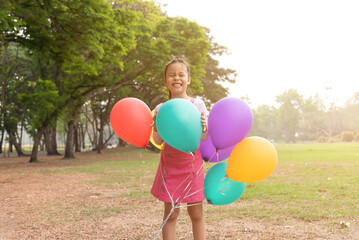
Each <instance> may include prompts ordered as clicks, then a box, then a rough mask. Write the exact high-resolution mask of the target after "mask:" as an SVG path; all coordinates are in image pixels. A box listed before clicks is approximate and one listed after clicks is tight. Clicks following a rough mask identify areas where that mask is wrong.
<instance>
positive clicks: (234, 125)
mask: <svg viewBox="0 0 359 240" xmlns="http://www.w3.org/2000/svg"><path fill="white" fill-rule="evenodd" d="M252 124H253V114H252V111H251V109H250V108H249V106H248V105H247V104H246V103H245V102H244V101H242V100H241V99H239V98H233V97H226V98H223V99H221V100H219V101H218V102H216V103H215V104H214V106H213V107H212V109H211V111H210V113H209V116H208V133H209V135H210V136H211V139H212V143H213V146H214V147H215V148H217V149H225V148H228V147H231V146H233V145H236V144H237V143H239V142H240V141H242V140H243V139H244V138H245V137H246V136H247V135H248V133H249V131H250V130H251V128H252Z"/></svg>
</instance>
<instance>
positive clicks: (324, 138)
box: [317, 136, 328, 143]
mask: <svg viewBox="0 0 359 240" xmlns="http://www.w3.org/2000/svg"><path fill="white" fill-rule="evenodd" d="M317 142H319V143H325V142H328V138H327V137H325V136H320V137H318V139H317Z"/></svg>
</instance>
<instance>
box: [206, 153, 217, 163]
mask: <svg viewBox="0 0 359 240" xmlns="http://www.w3.org/2000/svg"><path fill="white" fill-rule="evenodd" d="M215 154H216V152H214V153H213V154H212V156H211V157H210V159H209V160H208V161H205V162H210V161H211V160H212V158H213V157H214V155H215Z"/></svg>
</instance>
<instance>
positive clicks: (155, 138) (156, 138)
mask: <svg viewBox="0 0 359 240" xmlns="http://www.w3.org/2000/svg"><path fill="white" fill-rule="evenodd" d="M157 112H158V110H157V109H156V110H155V112H154V116H153V136H152V137H153V141H154V142H155V143H156V144H157V145H161V144H162V143H163V142H164V141H163V139H162V138H161V136H160V134H159V133H158V131H157V127H156V116H157Z"/></svg>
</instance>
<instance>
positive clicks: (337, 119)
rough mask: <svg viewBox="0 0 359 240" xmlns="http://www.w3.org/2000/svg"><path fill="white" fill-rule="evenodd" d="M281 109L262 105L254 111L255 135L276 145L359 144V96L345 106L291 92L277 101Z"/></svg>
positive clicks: (285, 93)
mask: <svg viewBox="0 0 359 240" xmlns="http://www.w3.org/2000/svg"><path fill="white" fill-rule="evenodd" d="M276 101H277V103H278V104H279V107H278V108H275V107H273V106H269V105H261V106H259V107H257V108H256V109H254V110H253V115H254V124H253V128H252V130H251V132H250V134H251V135H257V136H262V137H265V138H267V139H273V140H276V141H286V142H296V141H319V142H332V141H359V92H357V93H355V94H354V95H353V96H352V97H351V98H348V100H347V103H346V105H345V106H336V105H335V103H334V102H333V103H331V105H330V106H329V107H328V106H326V105H325V104H324V102H323V101H322V100H321V99H320V98H319V96H311V97H309V98H304V97H303V96H302V95H300V94H299V93H298V92H297V90H294V89H290V90H288V91H285V92H284V93H283V94H280V95H278V96H277V97H276Z"/></svg>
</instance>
